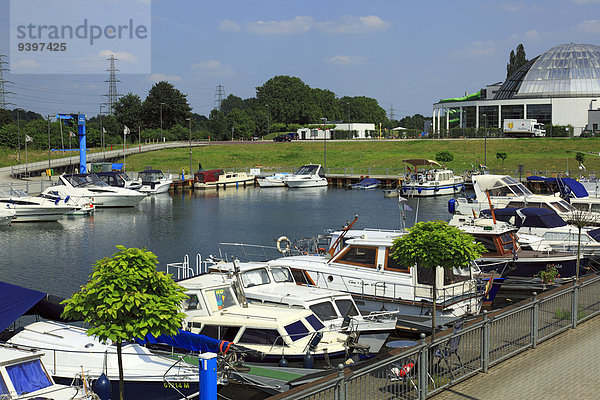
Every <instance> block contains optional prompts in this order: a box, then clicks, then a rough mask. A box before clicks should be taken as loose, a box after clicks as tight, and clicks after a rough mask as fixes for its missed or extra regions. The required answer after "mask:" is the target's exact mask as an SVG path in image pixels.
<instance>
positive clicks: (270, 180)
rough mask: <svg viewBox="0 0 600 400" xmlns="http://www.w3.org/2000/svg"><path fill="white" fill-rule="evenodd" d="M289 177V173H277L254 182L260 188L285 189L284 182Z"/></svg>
mask: <svg viewBox="0 0 600 400" xmlns="http://www.w3.org/2000/svg"><path fill="white" fill-rule="evenodd" d="M291 175H292V174H290V173H289V172H277V173H276V174H273V175H269V176H265V177H264V178H258V179H257V180H256V181H257V182H258V186H260V187H261V188H267V187H285V180H286V179H287V178H288V177H289V176H291Z"/></svg>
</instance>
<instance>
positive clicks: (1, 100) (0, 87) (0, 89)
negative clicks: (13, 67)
mask: <svg viewBox="0 0 600 400" xmlns="http://www.w3.org/2000/svg"><path fill="white" fill-rule="evenodd" d="M3 57H6V55H4V54H0V110H6V109H7V108H6V106H7V104H9V103H7V102H6V95H7V94H12V92H7V91H6V84H7V83H12V82H10V81H7V80H6V79H4V71H6V72H8V68H6V67H5V65H7V64H8V63H7V62H6V61H3V60H2V59H3Z"/></svg>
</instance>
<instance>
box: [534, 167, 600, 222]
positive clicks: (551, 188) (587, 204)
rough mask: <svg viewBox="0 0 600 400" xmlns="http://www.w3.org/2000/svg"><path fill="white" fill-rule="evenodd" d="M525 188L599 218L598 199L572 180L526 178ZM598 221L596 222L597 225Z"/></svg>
mask: <svg viewBox="0 0 600 400" xmlns="http://www.w3.org/2000/svg"><path fill="white" fill-rule="evenodd" d="M526 183H527V186H528V188H530V189H532V191H533V192H534V193H545V194H550V195H553V196H555V197H560V198H563V199H564V200H565V201H567V202H568V203H569V204H571V206H572V207H573V208H575V209H577V210H581V211H585V212H588V213H595V214H596V215H598V216H600V214H598V213H600V198H598V197H597V196H596V195H594V196H590V194H589V193H588V191H587V189H586V188H585V186H584V185H583V184H582V183H581V182H578V181H576V180H575V179H573V178H568V177H558V178H553V177H550V178H547V177H544V176H528V177H527V182H526ZM599 223H600V221H596V225H598V224H599Z"/></svg>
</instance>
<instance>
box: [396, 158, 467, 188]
mask: <svg viewBox="0 0 600 400" xmlns="http://www.w3.org/2000/svg"><path fill="white" fill-rule="evenodd" d="M402 162H404V163H406V164H410V165H412V166H413V169H412V170H410V169H409V171H410V173H409V174H408V175H407V176H406V179H405V180H404V181H403V182H402V186H400V187H399V188H398V191H399V192H400V193H401V194H402V195H403V196H404V195H405V196H423V197H424V196H442V195H450V194H457V193H459V192H461V191H463V190H465V180H464V178H463V177H462V176H455V175H454V172H453V171H452V170H449V169H446V168H444V167H442V165H441V164H439V163H438V162H436V161H433V160H427V159H410V160H402ZM419 166H427V167H429V169H425V170H423V171H418V167H419Z"/></svg>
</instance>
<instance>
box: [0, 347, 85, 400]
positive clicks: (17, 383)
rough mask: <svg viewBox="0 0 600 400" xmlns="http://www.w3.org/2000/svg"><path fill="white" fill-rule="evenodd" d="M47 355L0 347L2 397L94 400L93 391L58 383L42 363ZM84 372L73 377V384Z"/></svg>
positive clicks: (0, 390)
mask: <svg viewBox="0 0 600 400" xmlns="http://www.w3.org/2000/svg"><path fill="white" fill-rule="evenodd" d="M42 356H43V353H41V352H39V351H33V350H25V349H20V348H17V347H14V346H10V345H6V344H0V398H2V399H14V400H18V399H48V400H78V399H89V400H91V399H93V398H94V396H93V395H92V393H88V390H89V389H84V388H83V387H78V386H67V385H61V384H58V383H56V382H55V381H54V379H52V376H51V374H49V373H48V372H47V371H48V367H47V366H46V365H44V363H43V362H42ZM78 368H80V367H79V366H78ZM77 376H79V380H80V381H81V370H79V371H77V372H76V374H74V375H73V376H72V377H71V380H70V381H69V385H70V384H71V382H72V381H73V379H74V378H76V377H77Z"/></svg>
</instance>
